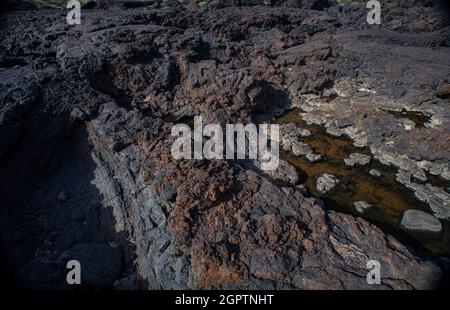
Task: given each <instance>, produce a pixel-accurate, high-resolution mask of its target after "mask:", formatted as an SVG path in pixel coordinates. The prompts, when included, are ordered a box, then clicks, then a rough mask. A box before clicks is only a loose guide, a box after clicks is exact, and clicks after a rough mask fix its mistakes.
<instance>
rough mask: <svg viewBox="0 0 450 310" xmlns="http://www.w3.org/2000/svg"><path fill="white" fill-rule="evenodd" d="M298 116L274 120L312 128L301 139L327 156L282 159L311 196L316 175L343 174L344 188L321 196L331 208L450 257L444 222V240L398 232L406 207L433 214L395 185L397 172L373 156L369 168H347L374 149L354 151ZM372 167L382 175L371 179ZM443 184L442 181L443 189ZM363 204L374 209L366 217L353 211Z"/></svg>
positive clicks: (350, 144) (347, 141)
mask: <svg viewBox="0 0 450 310" xmlns="http://www.w3.org/2000/svg"><path fill="white" fill-rule="evenodd" d="M300 112H301V111H300V110H299V109H293V110H291V111H289V112H288V113H286V114H285V115H283V116H282V117H280V118H277V119H275V120H274V123H278V124H286V123H297V124H299V125H300V126H301V127H302V128H306V129H308V130H310V131H311V136H309V137H305V138H302V141H303V142H306V143H308V144H309V145H310V146H311V147H312V149H313V150H314V152H315V153H319V154H321V155H322V156H325V159H324V160H323V161H320V162H318V163H311V162H309V161H308V160H307V159H306V157H304V156H294V155H293V154H291V153H284V154H282V155H281V158H282V159H284V160H286V161H288V162H289V163H291V164H292V165H293V166H295V167H296V168H297V170H298V172H299V173H300V176H301V182H302V183H303V184H304V185H305V186H306V187H307V189H308V191H309V192H310V193H311V194H312V195H315V196H319V195H318V193H317V192H316V188H315V181H316V177H317V175H319V174H321V173H331V174H333V175H336V176H340V177H342V178H343V179H344V180H345V181H346V186H345V188H342V189H338V190H335V191H333V192H331V193H329V194H328V195H325V196H322V197H321V198H322V199H323V200H324V202H325V206H326V207H327V208H331V209H336V210H339V211H341V212H346V213H352V214H354V215H357V216H361V217H363V218H365V219H367V220H369V221H371V222H373V223H376V224H378V225H379V226H380V227H381V228H383V229H384V230H385V231H386V230H387V231H388V232H390V233H393V234H394V235H396V236H397V237H398V238H399V239H401V240H403V241H404V242H405V243H406V244H408V245H410V246H413V247H414V248H416V249H417V248H420V249H421V250H425V251H424V253H425V254H431V255H432V256H440V255H445V256H450V225H449V222H448V221H443V220H441V222H442V224H443V234H442V235H441V236H424V235H417V234H415V235H407V234H406V233H404V232H403V231H402V230H401V229H400V228H399V224H400V220H401V215H402V213H403V211H405V210H407V209H419V210H423V211H425V212H428V213H431V211H430V209H429V207H428V206H427V205H426V204H425V203H422V202H420V201H419V200H417V199H415V197H414V194H413V192H412V191H410V190H408V189H407V188H405V187H404V186H403V185H402V184H400V183H398V182H397V181H396V172H397V171H396V169H395V168H393V167H389V166H385V165H383V164H381V163H380V162H379V161H377V160H375V159H373V158H372V159H371V161H370V163H369V164H368V165H365V166H359V165H355V166H353V167H347V166H346V165H345V163H344V159H345V158H347V157H348V156H349V155H350V154H352V153H362V154H370V150H369V149H368V148H359V147H355V146H354V145H353V142H352V141H351V140H350V139H349V138H348V137H346V136H341V137H333V136H331V135H329V134H327V133H326V131H325V129H324V128H323V127H322V126H317V125H307V124H306V122H304V121H303V120H302V118H301V116H300V114H299V113H300ZM370 169H377V170H379V171H380V172H381V177H375V176H372V175H370V174H369V171H370ZM438 179H439V178H438V177H435V179H434V181H435V182H438ZM444 183H445V182H443V181H439V184H440V185H442V184H444ZM360 200H363V201H367V202H368V203H370V204H371V205H372V206H373V207H372V208H371V209H369V210H367V211H366V212H365V213H364V214H362V215H361V214H360V213H358V212H356V210H355V209H354V207H353V203H354V202H355V201H360ZM411 237H413V238H411Z"/></svg>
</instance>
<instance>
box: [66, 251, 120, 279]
mask: <svg viewBox="0 0 450 310" xmlns="http://www.w3.org/2000/svg"><path fill="white" fill-rule="evenodd" d="M64 256H65V257H66V259H68V260H77V261H79V262H80V265H81V283H82V284H86V285H91V286H94V287H112V285H113V283H114V281H115V280H116V279H117V278H118V277H119V276H120V273H121V271H122V253H121V252H120V249H119V248H116V247H114V248H113V247H111V246H109V245H105V244H97V243H80V244H77V245H75V246H74V247H73V248H72V249H70V250H69V251H68V252H67V253H66V254H65V255H64Z"/></svg>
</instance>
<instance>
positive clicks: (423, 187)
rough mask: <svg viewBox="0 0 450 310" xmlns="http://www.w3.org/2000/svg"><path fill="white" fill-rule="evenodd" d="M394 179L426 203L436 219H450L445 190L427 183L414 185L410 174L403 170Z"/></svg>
mask: <svg viewBox="0 0 450 310" xmlns="http://www.w3.org/2000/svg"><path fill="white" fill-rule="evenodd" d="M396 179H397V181H398V182H399V183H401V184H403V185H405V186H406V187H407V188H408V189H410V190H412V191H413V192H414V196H415V197H416V198H417V199H419V200H420V201H423V202H425V203H427V204H428V205H429V206H430V208H431V210H432V211H433V214H434V215H435V216H436V217H437V218H441V219H446V218H450V194H449V193H447V192H446V191H445V190H443V189H442V188H439V187H436V186H433V185H431V184H429V183H426V184H420V183H416V182H414V181H412V178H411V174H409V173H408V172H406V171H403V170H399V171H398V172H397V175H396Z"/></svg>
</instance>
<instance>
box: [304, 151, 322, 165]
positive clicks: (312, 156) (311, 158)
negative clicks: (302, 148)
mask: <svg viewBox="0 0 450 310" xmlns="http://www.w3.org/2000/svg"><path fill="white" fill-rule="evenodd" d="M322 158H323V157H322V155H320V154H316V153H309V154H306V159H308V160H309V161H310V162H312V163H316V162H318V161H321V160H322Z"/></svg>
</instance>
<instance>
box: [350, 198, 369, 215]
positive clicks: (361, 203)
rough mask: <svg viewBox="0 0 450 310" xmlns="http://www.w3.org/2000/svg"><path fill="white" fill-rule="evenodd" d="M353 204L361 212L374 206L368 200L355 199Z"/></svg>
mask: <svg viewBox="0 0 450 310" xmlns="http://www.w3.org/2000/svg"><path fill="white" fill-rule="evenodd" d="M353 206H354V207H355V209H356V211H357V212H358V213H361V214H363V213H365V212H367V210H369V209H370V208H372V205H371V204H370V203H368V202H366V201H355V202H354V203H353Z"/></svg>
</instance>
